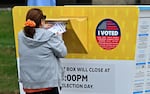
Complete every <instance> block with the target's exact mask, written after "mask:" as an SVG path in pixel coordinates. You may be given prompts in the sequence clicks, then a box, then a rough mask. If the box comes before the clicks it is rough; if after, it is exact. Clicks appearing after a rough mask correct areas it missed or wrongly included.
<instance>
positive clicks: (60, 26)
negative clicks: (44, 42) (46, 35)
mask: <svg viewBox="0 0 150 94" xmlns="http://www.w3.org/2000/svg"><path fill="white" fill-rule="evenodd" d="M48 30H49V31H51V32H54V33H58V34H62V33H64V32H66V24H65V23H63V22H55V23H54V25H53V26H52V27H51V28H49V29H48Z"/></svg>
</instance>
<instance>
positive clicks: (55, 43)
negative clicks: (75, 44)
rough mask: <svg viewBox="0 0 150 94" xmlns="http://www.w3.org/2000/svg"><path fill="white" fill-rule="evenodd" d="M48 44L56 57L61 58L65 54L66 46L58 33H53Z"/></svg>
mask: <svg viewBox="0 0 150 94" xmlns="http://www.w3.org/2000/svg"><path fill="white" fill-rule="evenodd" d="M48 44H49V45H50V46H51V49H52V51H53V53H54V55H55V56H56V57H59V58H63V57H65V56H66V55H67V48H66V46H65V44H64V41H63V40H62V39H61V38H60V36H59V35H56V34H55V35H53V36H52V37H51V39H50V40H49V41H48Z"/></svg>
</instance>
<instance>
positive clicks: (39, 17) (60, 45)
mask: <svg viewBox="0 0 150 94" xmlns="http://www.w3.org/2000/svg"><path fill="white" fill-rule="evenodd" d="M45 18H46V16H44V15H43V12H42V10H40V9H38V8H31V9H30V10H29V11H28V12H27V15H26V22H25V27H24V29H23V30H21V31H20V32H19V34H18V46H19V62H20V64H19V68H20V77H19V81H20V82H21V83H22V84H23V89H24V91H25V92H26V94H59V92H58V88H59V87H60V86H61V80H62V76H63V68H62V65H61V62H60V58H64V57H65V56H66V55H67V48H66V46H65V44H64V41H63V40H62V39H61V37H59V35H57V34H55V33H53V32H51V31H49V30H47V29H45V28H43V27H45V26H44V25H45V24H44V19H45ZM46 27H49V28H51V25H47V26H46Z"/></svg>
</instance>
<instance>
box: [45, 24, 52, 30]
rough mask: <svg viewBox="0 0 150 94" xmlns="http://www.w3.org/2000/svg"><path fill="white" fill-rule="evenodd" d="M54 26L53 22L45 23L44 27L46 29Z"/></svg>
mask: <svg viewBox="0 0 150 94" xmlns="http://www.w3.org/2000/svg"><path fill="white" fill-rule="evenodd" d="M52 26H53V24H44V26H43V27H44V28H45V29H49V28H51V27H52Z"/></svg>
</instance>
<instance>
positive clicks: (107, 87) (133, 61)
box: [12, 5, 150, 94]
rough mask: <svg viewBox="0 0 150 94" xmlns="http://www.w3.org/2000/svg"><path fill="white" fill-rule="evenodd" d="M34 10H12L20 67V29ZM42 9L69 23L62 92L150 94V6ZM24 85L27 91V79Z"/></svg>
mask: <svg viewBox="0 0 150 94" xmlns="http://www.w3.org/2000/svg"><path fill="white" fill-rule="evenodd" d="M30 8H33V7H26V6H16V7H14V8H13V11H12V13H13V25H14V36H15V44H16V57H17V65H18V66H19V55H18V32H19V31H20V30H21V29H23V27H24V23H25V18H26V13H27V11H28V10H29V9H30ZM37 8H40V9H41V10H42V11H43V13H44V14H45V15H46V16H47V19H46V22H47V23H49V22H52V21H53V22H64V23H65V25H66V32H64V33H63V34H62V38H63V40H64V42H65V45H66V47H67V50H68V54H67V56H66V57H65V58H61V63H62V65H63V68H64V71H65V73H64V77H63V81H62V84H61V86H62V89H61V91H60V93H61V94H150V65H149V64H150V37H149V35H150V12H149V10H150V8H149V6H114V5H113V6H53V7H52V6H51V7H44V6H43V7H42V6H41V7H37ZM18 66H17V68H18ZM19 75H20V71H19V68H18V78H19ZM19 87H20V94H24V91H23V87H22V84H21V83H19Z"/></svg>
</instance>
